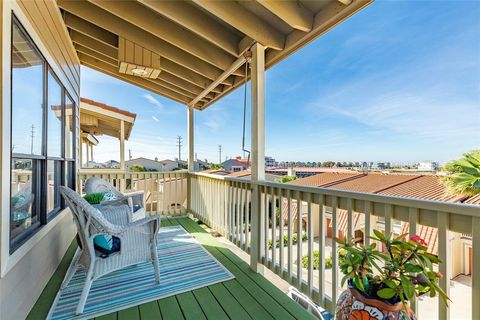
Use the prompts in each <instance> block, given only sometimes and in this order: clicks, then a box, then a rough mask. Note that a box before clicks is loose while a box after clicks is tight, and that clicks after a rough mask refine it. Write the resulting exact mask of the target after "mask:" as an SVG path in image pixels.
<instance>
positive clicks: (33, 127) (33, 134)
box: [30, 124, 35, 154]
mask: <svg viewBox="0 0 480 320" xmlns="http://www.w3.org/2000/svg"><path fill="white" fill-rule="evenodd" d="M30 137H31V138H32V141H31V143H30V153H31V154H33V139H34V138H35V126H34V125H33V124H32V134H31V136H30Z"/></svg>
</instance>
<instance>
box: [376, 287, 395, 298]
mask: <svg viewBox="0 0 480 320" xmlns="http://www.w3.org/2000/svg"><path fill="white" fill-rule="evenodd" d="M395 294H396V292H395V290H393V289H392V288H383V289H381V290H378V291H377V295H378V296H379V297H380V298H383V299H391V298H393V297H394V296H395Z"/></svg>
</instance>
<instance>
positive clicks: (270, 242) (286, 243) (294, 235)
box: [268, 232, 308, 249]
mask: <svg viewBox="0 0 480 320" xmlns="http://www.w3.org/2000/svg"><path fill="white" fill-rule="evenodd" d="M307 239H308V236H307V233H306V232H303V233H302V241H305V240H307ZM297 241H298V236H297V234H296V233H294V234H293V235H292V245H293V244H296V243H297ZM283 246H284V247H286V246H288V234H286V235H284V236H283ZM278 247H280V240H277V241H276V243H275V248H278ZM268 248H269V249H271V248H272V240H268Z"/></svg>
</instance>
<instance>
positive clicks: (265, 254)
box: [260, 187, 269, 265]
mask: <svg viewBox="0 0 480 320" xmlns="http://www.w3.org/2000/svg"><path fill="white" fill-rule="evenodd" d="M262 189H263V197H262V199H264V200H263V201H264V203H263V206H262V208H263V219H262V220H263V236H262V240H263V260H262V261H263V264H265V265H268V225H269V221H268V213H269V210H268V208H269V206H268V205H269V198H268V187H263V188H262ZM262 189H260V190H262Z"/></svg>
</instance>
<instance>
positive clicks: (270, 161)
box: [265, 156, 278, 168]
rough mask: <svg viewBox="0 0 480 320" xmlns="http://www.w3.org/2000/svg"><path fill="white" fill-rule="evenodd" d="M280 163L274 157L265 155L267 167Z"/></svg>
mask: <svg viewBox="0 0 480 320" xmlns="http://www.w3.org/2000/svg"><path fill="white" fill-rule="evenodd" d="M277 165H278V163H277V161H275V159H274V158H272V157H268V156H265V168H272V167H276V166H277Z"/></svg>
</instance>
